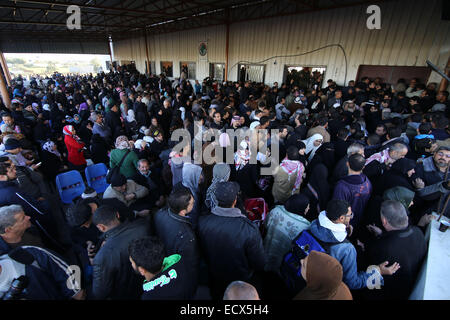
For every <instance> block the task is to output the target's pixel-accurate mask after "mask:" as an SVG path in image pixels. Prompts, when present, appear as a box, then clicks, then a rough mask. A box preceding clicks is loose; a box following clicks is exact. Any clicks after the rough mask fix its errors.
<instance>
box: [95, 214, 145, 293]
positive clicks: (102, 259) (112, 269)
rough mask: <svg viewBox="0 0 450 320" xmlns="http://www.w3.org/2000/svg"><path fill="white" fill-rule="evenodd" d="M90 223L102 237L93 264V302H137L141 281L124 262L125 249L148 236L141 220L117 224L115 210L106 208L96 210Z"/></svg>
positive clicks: (128, 263) (128, 264)
mask: <svg viewBox="0 0 450 320" xmlns="http://www.w3.org/2000/svg"><path fill="white" fill-rule="evenodd" d="M92 222H93V223H94V224H95V225H96V226H97V228H98V229H99V230H100V231H101V232H102V233H104V235H103V236H104V237H103V238H104V243H103V244H102V246H101V248H100V250H99V251H98V252H97V254H96V255H95V257H94V260H93V283H92V296H93V298H94V299H100V300H103V299H107V298H109V299H138V298H139V297H140V295H141V291H140V287H141V280H140V279H139V277H138V276H137V275H136V274H135V273H134V271H133V269H132V268H131V266H130V262H129V261H128V245H129V243H130V242H131V241H132V240H134V239H138V238H142V237H145V236H148V235H149V225H148V223H146V221H145V220H142V219H138V220H135V221H133V222H123V223H121V222H120V220H119V213H118V212H117V210H115V209H114V208H112V207H109V206H101V207H100V208H98V209H97V210H96V211H95V213H94V217H93V220H92Z"/></svg>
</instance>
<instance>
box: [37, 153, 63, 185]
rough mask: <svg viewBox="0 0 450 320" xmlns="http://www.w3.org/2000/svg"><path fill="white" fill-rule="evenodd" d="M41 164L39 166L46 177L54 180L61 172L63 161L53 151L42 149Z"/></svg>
mask: <svg viewBox="0 0 450 320" xmlns="http://www.w3.org/2000/svg"><path fill="white" fill-rule="evenodd" d="M41 160H42V165H41V167H40V168H39V169H40V170H41V171H42V173H43V174H44V176H45V177H47V179H49V180H50V181H55V178H56V176H57V175H58V174H59V173H61V169H62V168H63V165H64V163H63V162H62V160H61V159H60V158H59V157H58V156H57V155H55V154H54V153H51V152H48V151H47V150H42V152H41Z"/></svg>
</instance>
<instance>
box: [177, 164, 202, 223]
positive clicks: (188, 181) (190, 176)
mask: <svg viewBox="0 0 450 320" xmlns="http://www.w3.org/2000/svg"><path fill="white" fill-rule="evenodd" d="M182 175H183V180H182V182H181V183H182V185H183V186H185V187H186V188H189V190H191V193H192V196H193V197H194V208H193V209H192V211H191V213H189V217H190V218H191V221H192V227H193V228H194V229H196V228H197V222H198V217H199V215H200V208H201V192H200V184H201V183H202V181H203V175H202V167H200V166H199V165H196V164H193V163H189V162H186V163H184V165H183V171H182Z"/></svg>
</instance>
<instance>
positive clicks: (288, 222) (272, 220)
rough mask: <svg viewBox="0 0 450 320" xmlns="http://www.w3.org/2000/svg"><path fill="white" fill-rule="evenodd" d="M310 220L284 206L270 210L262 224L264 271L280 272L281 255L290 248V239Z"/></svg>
mask: <svg viewBox="0 0 450 320" xmlns="http://www.w3.org/2000/svg"><path fill="white" fill-rule="evenodd" d="M309 225H310V222H309V221H308V220H306V219H305V218H303V217H302V216H300V215H298V214H295V213H291V212H289V211H287V210H286V208H285V207H284V206H281V205H279V206H276V207H275V208H273V209H272V211H270V213H269V215H268V216H267V218H266V220H265V221H264V226H265V230H266V236H265V238H264V251H265V254H266V258H267V261H266V265H265V267H264V269H265V270H266V271H273V272H276V273H280V266H281V262H282V260H283V256H284V255H285V254H286V253H287V252H288V251H289V250H290V248H291V245H292V240H294V238H295V237H296V236H298V235H299V234H300V232H302V231H303V230H305V229H308V228H309Z"/></svg>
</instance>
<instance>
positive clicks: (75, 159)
mask: <svg viewBox="0 0 450 320" xmlns="http://www.w3.org/2000/svg"><path fill="white" fill-rule="evenodd" d="M63 134H64V143H65V144H66V148H67V152H68V156H67V161H68V163H69V169H71V170H84V168H85V167H86V159H85V158H84V154H83V150H84V149H85V147H84V143H83V142H82V141H81V139H80V138H79V137H78V136H77V135H76V131H75V128H74V127H73V126H72V125H67V126H65V127H64V128H63Z"/></svg>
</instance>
